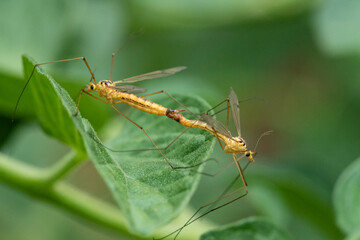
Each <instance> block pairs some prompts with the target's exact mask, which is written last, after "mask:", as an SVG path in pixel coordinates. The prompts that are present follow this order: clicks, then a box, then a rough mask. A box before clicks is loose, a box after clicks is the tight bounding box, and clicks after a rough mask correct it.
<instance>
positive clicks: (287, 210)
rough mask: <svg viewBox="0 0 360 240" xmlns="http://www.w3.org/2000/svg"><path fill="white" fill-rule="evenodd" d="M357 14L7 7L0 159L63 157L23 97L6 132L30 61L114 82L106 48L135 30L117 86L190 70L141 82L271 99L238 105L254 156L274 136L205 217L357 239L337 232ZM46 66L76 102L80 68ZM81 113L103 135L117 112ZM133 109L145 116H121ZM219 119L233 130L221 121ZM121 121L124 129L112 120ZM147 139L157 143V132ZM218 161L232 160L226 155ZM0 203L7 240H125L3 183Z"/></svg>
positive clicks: (242, 5) (212, 96) (316, 9)
mask: <svg viewBox="0 0 360 240" xmlns="http://www.w3.org/2000/svg"><path fill="white" fill-rule="evenodd" d="M358 5H359V4H358V3H357V1H355V0H344V1H339V0H323V1H295V0H294V1H281V3H277V4H275V3H269V2H265V1H226V2H224V1H202V2H201V4H200V3H195V2H191V1H185V2H184V1H171V2H166V3H165V2H161V1H147V2H143V1H97V2H88V1H82V0H77V1H53V2H49V1H41V0H37V1H31V2H28V1H20V0H18V1H2V2H1V3H0V17H1V20H2V21H1V24H0V50H1V51H0V52H1V53H2V54H1V56H0V78H1V79H0V113H1V123H2V124H1V128H2V129H1V137H2V139H3V145H2V152H4V153H7V154H9V155H12V156H15V157H16V158H20V159H23V160H24V161H26V162H30V163H32V164H36V165H42V166H46V165H49V164H51V163H52V162H53V161H54V159H56V158H53V156H54V155H59V153H62V152H63V151H64V148H63V146H62V145H60V144H58V143H57V142H54V141H51V140H49V139H48V138H46V137H45V136H44V135H43V134H42V133H41V132H40V130H39V128H38V127H36V124H34V123H32V121H33V119H34V118H33V116H34V112H35V111H34V110H33V109H31V106H29V104H30V102H31V101H30V100H29V93H28V92H25V95H24V98H23V100H22V102H21V103H20V108H19V111H18V115H17V119H16V120H17V121H16V123H17V124H16V125H12V126H13V127H11V128H9V126H10V119H11V114H12V109H13V107H14V106H15V102H16V99H17V96H18V94H19V93H20V91H21V88H22V87H23V85H24V84H25V79H23V76H22V67H21V55H22V54H24V53H25V54H29V55H31V56H34V58H35V59H36V61H38V62H44V61H51V60H57V59H63V58H71V57H78V56H85V57H87V60H88V61H89V63H90V66H91V67H92V68H93V69H94V70H95V75H96V77H97V78H98V79H108V78H109V75H110V74H109V69H110V56H111V53H112V52H114V51H115V50H116V49H117V48H118V47H120V46H122V44H123V43H124V42H125V39H126V38H127V37H128V36H130V35H131V34H132V33H134V32H135V33H136V34H135V35H136V37H135V38H132V39H131V40H129V41H128V42H127V43H126V46H125V47H124V48H123V49H122V50H121V51H120V52H119V54H118V55H117V56H116V57H115V65H114V66H115V67H114V78H115V79H120V78H123V77H128V76H132V75H136V74H141V73H145V72H149V71H153V70H157V69H162V68H167V67H173V66H179V65H186V66H187V67H188V69H187V70H186V71H184V73H181V74H182V76H181V78H180V77H179V78H177V76H175V77H174V78H172V80H169V81H168V80H161V79H158V80H152V81H148V82H144V83H141V84H139V86H141V87H146V88H148V89H149V92H153V91H158V90H166V91H168V92H170V93H177V92H181V93H188V94H196V95H198V96H201V97H202V98H204V99H206V100H207V101H209V102H210V103H211V104H212V105H215V104H217V103H218V102H220V101H221V100H223V99H225V98H226V97H227V95H228V91H229V87H233V89H234V90H235V92H236V93H237V94H238V96H239V98H240V99H246V98H248V97H254V96H256V97H261V98H263V99H264V100H265V101H264V102H257V101H250V102H245V103H242V104H241V105H240V107H241V124H242V134H243V137H244V139H245V140H246V141H247V144H248V145H249V146H250V147H253V146H254V145H255V143H256V140H257V137H258V136H259V135H260V134H261V133H262V132H264V131H266V130H269V129H272V130H274V133H273V134H272V135H271V136H268V137H266V138H264V139H263V140H261V142H260V144H259V148H258V155H257V158H256V162H255V163H254V164H252V165H250V166H249V168H248V169H247V170H246V172H245V175H246V176H247V177H248V189H249V195H248V196H247V197H246V198H243V199H241V200H240V201H238V202H237V203H234V204H231V205H229V206H228V207H225V208H223V209H221V210H218V211H216V212H214V213H212V214H209V216H208V217H207V219H209V220H213V221H214V222H216V223H218V224H224V223H229V222H235V221H237V220H239V219H242V218H244V217H247V216H254V215H259V216H265V217H269V218H270V219H271V220H272V221H273V222H275V223H276V224H277V225H278V226H279V227H280V228H282V229H284V230H286V231H288V232H289V233H290V234H291V236H292V237H293V238H294V239H340V238H344V236H345V234H347V233H348V231H347V230H345V231H344V232H343V231H342V230H344V229H343V228H337V227H336V224H335V223H336V222H337V223H340V221H339V220H338V219H336V216H338V217H341V215H342V214H344V212H343V211H342V210H339V208H337V207H336V209H337V211H341V213H339V212H337V214H336V216H334V207H333V201H332V196H333V191H334V185H335V182H336V181H337V178H338V177H339V175H340V173H341V172H342V171H343V170H344V169H345V168H346V167H347V166H348V165H350V164H351V162H352V161H353V160H354V159H356V158H357V157H358V156H359V145H360V136H359V133H360V125H359V122H360V94H359V93H360V81H359V79H360V70H359V69H360V68H359V66H360V58H359V46H360V38H359V29H358V25H359V24H358V22H359V20H358V19H359V16H360V15H359V14H357V12H358V11H359V7H358ZM138 32H140V33H138ZM44 68H46V70H48V71H49V72H50V73H52V74H54V75H55V76H56V77H55V79H56V80H57V81H59V82H60V84H61V85H62V86H64V88H66V90H68V91H69V92H70V93H71V95H72V96H73V97H74V98H75V96H76V94H77V93H78V92H79V90H80V88H81V87H82V86H83V85H85V84H87V83H88V81H89V80H90V76H89V73H88V72H87V70H86V67H85V66H84V64H83V63H80V62H78V63H59V64H53V65H52V66H44ZM161 101H162V100H161ZM80 110H81V113H82V115H83V116H84V117H86V118H88V119H89V120H90V122H91V123H92V124H93V125H94V128H95V129H97V130H98V133H99V134H100V137H102V135H104V136H107V135H108V131H107V130H106V126H107V124H106V123H107V121H108V119H109V117H110V116H111V114H115V113H113V111H112V109H111V108H110V107H109V106H106V105H104V104H102V103H100V102H97V101H96V100H94V99H91V98H86V96H84V97H83V100H82V103H81V106H80ZM124 111H125V112H129V111H136V110H129V109H128V108H126V107H125V108H124ZM139 115H141V113H139ZM224 115H225V114H224ZM140 118H141V117H140ZM218 119H219V120H221V121H223V122H225V121H226V117H224V116H223V115H221V114H219V116H218ZM134 120H135V119H134ZM115 121H116V123H118V124H122V123H121V122H120V120H118V119H117V118H116V120H115ZM135 121H136V120H135ZM103 126H105V128H104V127H103ZM112 126H113V125H112ZM9 129H10V130H9ZM103 130H104V131H103ZM147 130H149V132H150V134H151V132H152V130H151V129H147ZM112 131H114V130H113V129H111V130H110V132H112ZM143 137H144V139H145V138H146V136H143ZM124 138H126V136H124ZM42 146H43V147H42ZM134 148H142V146H134ZM213 157H215V158H216V159H217V160H218V161H219V162H220V164H222V163H223V164H224V165H226V163H227V162H228V161H231V159H230V158H229V156H227V155H226V154H224V153H223V152H222V151H221V149H219V151H217V152H216V153H215V154H214V156H213ZM160 160H161V159H160V158H159V161H160ZM218 168H221V166H213V165H210V166H207V168H206V169H205V171H209V172H215V171H216V170H218ZM236 174H237V173H236V169H229V171H227V172H226V173H223V174H220V175H218V176H216V177H214V178H206V177H203V178H202V181H201V183H200V185H199V188H198V190H197V193H196V195H195V197H194V198H193V201H192V202H191V205H192V206H193V207H194V208H195V209H197V208H198V207H200V206H202V205H204V204H205V203H208V202H210V201H212V200H214V199H216V198H217V197H218V195H219V194H220V193H221V192H222V191H223V189H224V188H225V187H226V186H227V184H228V182H230V181H231V180H232V178H233V177H235V176H236ZM69 181H72V182H74V183H76V184H78V185H79V186H82V187H83V188H85V189H87V190H88V191H90V192H92V193H95V194H97V195H99V196H103V197H104V198H105V199H109V198H111V197H110V193H109V192H108V191H107V190H104V189H106V187H105V186H104V185H103V183H102V181H101V180H99V178H98V177H97V173H96V172H94V171H93V170H92V169H91V168H90V167H84V169H82V170H79V171H77V172H75V173H74V174H73V175H72V176H71V177H70V178H69ZM352 191H354V192H355V191H356V189H354V190H352ZM357 192H358V190H357ZM0 195H1V196H2V197H1V199H0V201H1V202H0V203H1V204H0V210H1V212H2V214H1V216H0V223H2V224H0V225H1V226H5V227H4V230H2V231H1V237H2V238H4V239H5V238H6V239H15V238H16V239H33V237H34V236H37V238H38V239H64V238H73V239H79V238H86V239H99V238H101V239H113V238H114V239H115V238H117V236H112V235H109V234H107V233H106V231H103V230H102V229H100V228H94V227H84V226H83V225H80V224H78V223H77V222H78V221H77V219H75V221H71V224H69V221H68V220H69V219H70V218H71V216H69V215H65V214H60V213H58V211H57V210H54V208H52V207H48V206H43V205H40V204H39V203H37V202H36V201H35V200H29V199H28V198H26V197H24V196H22V195H21V194H19V193H17V192H15V191H11V190H9V189H7V188H6V187H3V186H1V188H0ZM342 197H343V198H345V199H347V197H348V196H347V195H343V196H342ZM348 200H349V199H348ZM344 201H345V200H344ZM335 204H337V203H335ZM335 206H336V205H335ZM45 217H46V222H47V228H46V229H44V227H43V224H44V222H43V219H44V218H45ZM194 224H195V225H196V222H195V223H194ZM19 225H20V226H22V231H19V230H18V226H19ZM327 226H331V227H327ZM340 226H341V224H340ZM64 229H67V231H64ZM184 231H186V229H185V230H184ZM353 235H354V236H356V233H353ZM349 239H351V237H350V236H349Z"/></svg>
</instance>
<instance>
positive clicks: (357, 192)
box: [334, 159, 360, 235]
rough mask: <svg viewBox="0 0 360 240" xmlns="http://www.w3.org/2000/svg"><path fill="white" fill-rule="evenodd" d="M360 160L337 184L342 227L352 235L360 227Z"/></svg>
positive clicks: (338, 212) (336, 192)
mask: <svg viewBox="0 0 360 240" xmlns="http://www.w3.org/2000/svg"><path fill="white" fill-rule="evenodd" d="M359 201H360V160H359V159H357V160H356V161H355V162H354V163H352V164H351V165H350V166H349V167H347V168H346V169H345V171H344V172H343V173H342V174H341V176H340V178H339V180H338V181H337V183H336V186H335V192H334V205H335V212H336V216H337V222H338V224H339V226H340V227H341V229H342V230H343V231H344V232H346V233H348V234H349V235H352V234H354V233H358V232H359V228H360V205H359Z"/></svg>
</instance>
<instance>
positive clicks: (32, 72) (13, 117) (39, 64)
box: [12, 57, 96, 121]
mask: <svg viewBox="0 0 360 240" xmlns="http://www.w3.org/2000/svg"><path fill="white" fill-rule="evenodd" d="M75 60H83V61H84V63H85V65H86V67H87V69H88V70H89V72H90V74H91V77H92V78H91V79H94V82H95V83H96V80H95V76H94V73H93V72H92V71H91V68H90V66H89V64H88V62H87V61H86V59H85V57H77V58H69V59H63V60H57V61H51V62H46V63H37V64H35V65H34V68H33V69H32V71H31V74H30V76H29V78H28V80H27V81H26V83H25V86H24V88H23V89H22V90H21V93H20V95H19V98H18V99H17V101H16V105H15V109H14V112H13V116H12V119H13V121H14V119H15V114H16V110H17V108H18V106H19V103H20V99H21V97H22V95H23V94H24V91H25V89H26V87H27V85H28V84H29V82H30V79H31V77H32V76H33V74H34V72H35V68H37V67H38V66H41V65H46V64H52V63H60V62H70V61H75Z"/></svg>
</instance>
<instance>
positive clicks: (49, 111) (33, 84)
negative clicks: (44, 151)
mask: <svg viewBox="0 0 360 240" xmlns="http://www.w3.org/2000/svg"><path fill="white" fill-rule="evenodd" d="M34 64H35V63H34V62H33V61H32V60H30V59H29V58H28V57H26V56H23V66H24V73H25V79H28V78H29V76H30V74H31V72H32V71H33V69H34ZM28 87H29V89H27V91H31V96H32V99H33V105H32V109H33V110H35V112H36V115H37V117H38V119H39V121H40V124H41V127H42V128H43V129H44V131H45V132H46V133H47V134H48V135H50V136H52V137H54V138H56V139H58V140H60V141H61V142H64V143H66V144H68V145H70V146H71V147H73V148H74V149H77V150H78V151H81V152H85V147H84V143H83V139H82V137H81V135H80V133H79V131H78V130H77V129H76V127H75V125H74V123H73V117H72V115H73V114H74V113H76V106H75V105H74V103H73V101H72V99H71V98H70V97H69V95H68V93H67V92H66V91H65V90H64V89H63V88H61V87H60V85H59V84H58V83H57V82H56V81H55V80H53V79H52V78H51V77H50V76H48V75H46V74H45V73H43V72H42V71H41V70H40V69H39V67H37V68H35V71H34V74H33V76H32V78H31V80H30V83H29V85H28Z"/></svg>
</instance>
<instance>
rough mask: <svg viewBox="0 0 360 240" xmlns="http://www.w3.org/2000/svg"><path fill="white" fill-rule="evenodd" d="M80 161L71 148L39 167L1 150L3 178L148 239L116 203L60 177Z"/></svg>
mask: <svg viewBox="0 0 360 240" xmlns="http://www.w3.org/2000/svg"><path fill="white" fill-rule="evenodd" d="M79 162H82V158H81V155H80V156H79V155H77V154H75V153H74V152H71V153H69V154H68V155H66V156H65V157H64V158H62V159H61V160H60V161H59V162H58V163H56V164H55V165H54V166H52V167H50V168H49V169H40V168H36V167H33V166H29V165H27V164H25V163H22V162H19V161H17V160H15V159H13V158H11V157H9V156H6V155H4V154H2V153H0V181H1V182H3V183H5V184H7V185H9V186H11V187H13V188H15V189H18V190H20V191H22V192H25V193H27V194H29V195H30V196H32V197H34V198H38V199H41V200H44V201H47V202H50V203H52V204H54V205H56V206H58V207H61V208H63V209H66V210H67V211H69V212H71V213H72V214H74V215H77V216H80V217H82V218H84V219H86V220H88V221H90V222H93V223H97V224H99V225H101V226H104V227H107V228H110V229H113V230H115V231H117V232H120V233H121V234H122V235H125V236H131V237H132V238H133V239H145V238H142V237H138V236H134V235H133V234H132V233H130V232H129V231H128V230H127V229H128V228H127V226H126V220H125V219H124V217H123V215H122V214H121V212H120V211H119V209H118V208H117V207H116V206H113V205H111V204H109V203H106V202H104V201H102V200H99V199H98V198H96V197H94V196H91V195H89V194H87V193H85V192H83V191H81V190H80V189H77V188H75V187H73V186H71V185H69V184H67V183H65V182H64V181H61V179H62V177H63V176H65V175H66V174H67V173H68V172H69V171H70V170H71V169H73V168H74V167H75V166H76V165H77V164H78V163H79ZM189 217H190V212H189V213H187V214H186V216H183V218H182V219H179V220H178V221H175V222H174V223H173V224H171V225H169V226H167V227H166V228H163V229H161V230H160V231H158V232H157V234H156V235H157V236H164V235H167V234H168V233H169V232H171V231H172V230H174V229H176V228H178V227H179V226H181V224H183V223H184V222H185V221H186V220H187V219H188V218H189ZM211 226H212V225H211V224H208V223H206V222H205V223H201V224H200V227H199V225H198V227H197V228H196V230H194V231H192V232H190V233H184V234H182V235H181V238H182V239H188V240H190V239H194V240H195V239H198V237H199V235H200V234H201V233H202V232H203V231H205V230H207V229H208V228H209V227H211ZM146 239H150V238H146Z"/></svg>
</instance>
